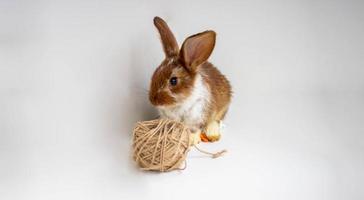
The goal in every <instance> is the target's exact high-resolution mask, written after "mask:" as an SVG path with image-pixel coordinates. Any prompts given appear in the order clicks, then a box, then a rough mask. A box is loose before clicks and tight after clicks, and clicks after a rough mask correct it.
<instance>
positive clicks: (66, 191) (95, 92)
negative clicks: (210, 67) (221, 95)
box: [0, 0, 364, 200]
mask: <svg viewBox="0 0 364 200" xmlns="http://www.w3.org/2000/svg"><path fill="white" fill-rule="evenodd" d="M363 9H364V4H363V3H362V2H361V1H329V0H327V1H268V0H267V1H229V2H227V1H199V2H195V1H180V2H171V1H158V2H157V1H154V2H151V1H117V0H114V1H94V0H85V1H58V2H57V1H38V0H34V1H15V0H1V1H0V199H2V200H8V199H27V200H29V199H36V200H41V199H158V200H163V199H189V198H190V199H250V200H252V199H264V200H267V199H287V200H291V199H304V200H307V199H310V200H315V199H317V200H322V199H327V200H336V199H343V200H344V199H345V200H346V199H350V200H356V199H357V200H360V199H364V192H363V185H364V181H363V180H364V141H363V138H364V137H363V133H364V125H363V124H364V123H363V122H364V94H363V93H364V79H363V77H364V68H363V65H364V59H363V55H364V48H363V46H364V38H363V35H364V23H363V21H364V12H363ZM155 15H159V16H161V17H163V18H165V19H166V20H167V22H168V23H169V24H170V26H171V27H172V29H173V31H174V32H175V33H176V35H177V38H178V41H179V42H182V41H183V39H184V38H185V37H187V36H188V35H190V34H194V33H196V32H199V31H203V30H205V29H214V30H215V31H216V32H217V33H218V38H217V46H216V49H215V51H214V53H213V55H212V58H211V61H212V62H213V63H215V64H216V65H217V66H218V67H219V68H220V69H221V70H222V71H223V72H224V73H225V74H226V75H227V76H228V78H229V79H230V80H231V82H232V85H233V86H234V91H235V94H234V99H233V104H232V106H231V110H230V113H229V114H228V117H227V120H226V121H225V123H226V124H227V128H226V131H225V132H226V133H225V135H223V138H222V141H221V142H219V143H216V144H211V145H203V146H202V147H203V148H205V149H207V150H210V151H214V150H220V149H223V148H226V149H228V150H229V153H228V154H227V155H226V156H225V157H223V158H219V159H215V160H212V159H209V158H206V157H201V156H200V154H199V153H197V152H196V151H192V152H191V154H190V155H189V158H188V166H187V169H186V170H184V171H181V172H172V173H166V174H156V173H144V172H140V171H138V170H137V169H136V168H135V166H134V165H133V163H132V162H131V160H130V156H129V153H130V151H129V150H130V140H131V137H130V136H131V130H132V127H133V124H134V122H136V121H138V120H143V119H151V118H152V117H153V116H154V115H155V111H154V110H153V109H152V108H151V106H150V105H149V104H148V101H147V96H146V91H145V89H147V88H148V83H149V78H150V76H151V73H152V71H153V70H154V68H155V67H156V66H157V65H158V64H159V63H160V61H161V60H162V57H163V53H162V48H161V45H160V43H159V40H158V34H157V31H156V30H155V28H154V27H153V24H152V18H153V17H154V16H155Z"/></svg>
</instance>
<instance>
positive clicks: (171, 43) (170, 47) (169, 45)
mask: <svg viewBox="0 0 364 200" xmlns="http://www.w3.org/2000/svg"><path fill="white" fill-rule="evenodd" d="M153 21H154V26H155V27H157V29H158V31H159V34H160V36H161V40H162V45H163V49H164V53H165V54H166V57H173V56H177V55H178V53H179V48H178V44H177V40H176V38H175V37H174V35H173V33H172V31H171V30H170V29H169V27H168V25H167V23H166V22H165V21H164V20H163V19H162V18H160V17H154V20H153Z"/></svg>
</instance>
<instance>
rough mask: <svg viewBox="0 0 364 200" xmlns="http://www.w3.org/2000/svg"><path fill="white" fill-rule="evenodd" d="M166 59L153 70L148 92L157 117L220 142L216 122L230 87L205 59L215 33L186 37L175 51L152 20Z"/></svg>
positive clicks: (161, 23) (174, 43)
mask: <svg viewBox="0 0 364 200" xmlns="http://www.w3.org/2000/svg"><path fill="white" fill-rule="evenodd" d="M154 25H155V26H156V27H157V29H158V31H159V33H160V36H161V40H162V44H163V49H164V53H165V55H166V58H165V59H164V60H163V62H162V63H161V64H160V66H159V67H158V68H157V69H156V70H155V72H154V74H153V76H152V80H151V85H150V91H149V100H150V102H151V103H152V104H153V105H154V106H156V107H157V109H158V110H159V112H160V115H161V117H164V118H169V119H173V120H177V121H181V122H183V123H185V124H186V125H188V126H189V127H190V129H191V130H192V131H193V132H194V133H196V135H198V136H199V135H200V134H199V133H201V131H202V132H204V133H206V136H207V138H208V140H209V141H217V140H219V139H220V121H221V120H222V119H223V118H224V116H225V114H226V112H227V110H228V107H229V104H230V99H231V93H232V91H231V86H230V84H229V81H228V80H227V79H226V78H225V76H224V75H222V74H221V73H220V71H219V70H218V69H216V68H215V67H214V66H213V65H212V64H211V63H209V62H207V59H208V58H209V56H210V55H211V53H212V51H213V49H214V46H215V38H216V33H215V32H214V31H205V32H202V33H198V34H196V35H192V36H190V37H188V38H187V39H186V40H185V41H184V42H183V44H182V47H181V49H179V47H178V44H177V41H176V39H175V37H174V35H173V34H172V32H171V30H170V29H169V27H168V25H167V24H166V22H165V21H164V20H163V19H161V18H159V17H155V18H154Z"/></svg>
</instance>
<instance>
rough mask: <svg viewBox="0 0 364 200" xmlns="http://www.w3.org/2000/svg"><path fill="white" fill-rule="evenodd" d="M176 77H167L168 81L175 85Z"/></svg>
mask: <svg viewBox="0 0 364 200" xmlns="http://www.w3.org/2000/svg"><path fill="white" fill-rule="evenodd" d="M177 82H178V81H177V77H172V78H171V79H169V83H170V84H171V85H173V86H175V85H177Z"/></svg>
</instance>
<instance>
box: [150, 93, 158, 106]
mask: <svg viewBox="0 0 364 200" xmlns="http://www.w3.org/2000/svg"><path fill="white" fill-rule="evenodd" d="M157 100H158V96H157V94H151V95H149V101H150V102H151V103H152V104H153V105H156V104H157Z"/></svg>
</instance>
